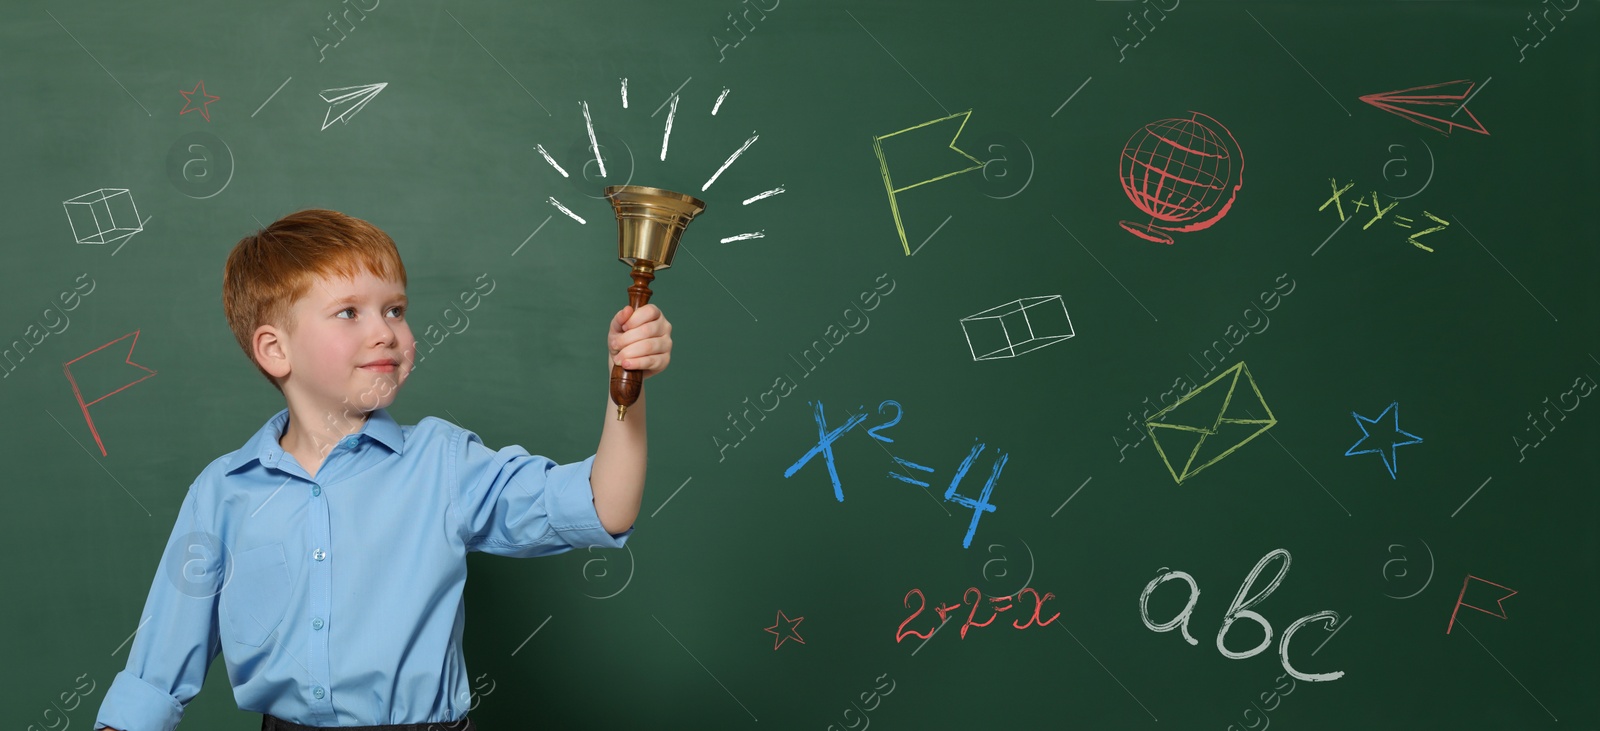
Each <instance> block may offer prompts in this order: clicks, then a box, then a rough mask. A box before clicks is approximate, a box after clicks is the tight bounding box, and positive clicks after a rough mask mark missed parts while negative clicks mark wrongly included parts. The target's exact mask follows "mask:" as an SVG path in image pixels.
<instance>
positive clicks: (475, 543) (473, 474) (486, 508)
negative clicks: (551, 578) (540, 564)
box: [451, 430, 633, 558]
mask: <svg viewBox="0 0 1600 731" xmlns="http://www.w3.org/2000/svg"><path fill="white" fill-rule="evenodd" d="M455 440H456V444H455V445H454V446H453V447H452V451H453V453H454V454H453V457H454V462H455V470H454V478H453V480H454V484H453V488H454V489H455V490H456V493H455V497H454V498H453V499H452V501H451V512H452V518H451V519H452V521H454V522H453V525H456V526H458V529H459V530H460V532H461V537H462V541H463V542H464V543H465V544H466V547H467V550H468V551H481V552H483V553H491V554H495V555H500V556H514V557H519V558H528V557H533V556H547V555H551V554H556V553H564V552H567V551H571V550H572V549H574V548H585V547H588V546H601V547H605V548H621V547H622V545H623V544H624V543H626V542H627V538H628V536H629V535H631V534H632V533H633V528H631V527H630V528H628V530H626V531H623V532H622V533H618V534H615V535H613V534H611V533H609V532H607V531H606V529H605V528H604V527H603V526H601V524H600V516H599V514H598V513H596V512H595V507H594V490H593V488H591V487H590V485H589V474H590V471H591V470H592V469H593V467H594V456H593V455H590V456H589V457H588V458H587V459H584V460H583V461H581V462H573V463H570V464H556V463H555V462H554V461H552V460H550V459H548V458H545V457H541V456H538V455H531V454H528V451H527V450H526V449H523V448H522V447H520V446H517V445H511V446H507V447H503V448H501V449H499V450H498V451H497V450H491V449H489V448H488V447H487V446H484V444H483V441H482V440H480V439H479V438H478V435H477V434H474V433H472V432H470V431H467V430H461V431H459V432H457V433H456V435H455Z"/></svg>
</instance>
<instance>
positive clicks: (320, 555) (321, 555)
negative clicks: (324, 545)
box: [311, 548, 328, 561]
mask: <svg viewBox="0 0 1600 731" xmlns="http://www.w3.org/2000/svg"><path fill="white" fill-rule="evenodd" d="M311 557H312V558H314V559H316V560H318V561H321V560H322V559H325V558H327V557H328V552H327V551H324V550H322V549H320V548H319V549H317V550H315V551H312V552H311Z"/></svg>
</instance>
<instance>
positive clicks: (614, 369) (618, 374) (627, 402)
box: [611, 267, 656, 421]
mask: <svg viewBox="0 0 1600 731" xmlns="http://www.w3.org/2000/svg"><path fill="white" fill-rule="evenodd" d="M632 273H633V286H632V287H629V288H628V304H630V305H633V311H634V312H638V311H639V309H640V308H642V307H644V306H645V305H647V304H649V303H650V294H651V292H650V280H652V279H655V278H656V274H655V272H654V271H653V270H651V269H645V268H642V267H634V269H633V272H632ZM643 389H644V372H643V371H637V370H627V369H624V368H623V367H622V366H620V365H613V366H611V400H612V401H614V402H616V404H617V421H622V417H623V415H625V414H626V413H627V412H628V407H629V406H632V405H633V403H634V402H635V401H638V400H639V393H640V391H641V390H643Z"/></svg>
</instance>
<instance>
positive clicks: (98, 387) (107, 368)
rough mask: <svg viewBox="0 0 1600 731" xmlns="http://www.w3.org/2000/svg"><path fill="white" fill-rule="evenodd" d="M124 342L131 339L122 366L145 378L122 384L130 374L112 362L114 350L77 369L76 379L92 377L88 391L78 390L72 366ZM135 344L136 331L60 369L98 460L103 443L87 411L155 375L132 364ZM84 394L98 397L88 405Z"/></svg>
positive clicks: (68, 362)
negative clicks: (91, 436) (68, 384)
mask: <svg viewBox="0 0 1600 731" xmlns="http://www.w3.org/2000/svg"><path fill="white" fill-rule="evenodd" d="M128 338H133V340H132V341H131V342H129V343H128V351H127V353H126V354H124V355H123V356H122V363H125V364H127V365H130V366H133V367H134V368H138V369H139V370H141V371H144V372H145V375H142V376H139V377H138V378H135V379H133V380H131V381H125V382H124V380H125V379H126V378H128V377H129V375H130V374H128V373H127V372H126V371H125V370H124V369H122V368H121V367H120V366H121V364H119V363H117V362H116V360H115V358H116V357H117V354H118V352H119V351H118V350H112V351H109V352H108V353H107V354H106V355H102V356H98V357H95V358H91V359H90V360H89V361H88V362H86V363H84V364H83V365H82V366H79V371H80V375H84V373H83V372H84V371H88V372H89V373H90V374H92V375H91V377H90V380H92V381H94V382H93V383H90V384H89V387H88V388H87V389H84V388H79V385H78V378H77V377H76V376H73V375H72V364H74V363H77V362H78V361H80V360H83V359H85V358H89V356H92V355H94V354H95V353H98V352H100V351H102V350H105V349H106V348H109V347H111V346H113V345H116V344H117V343H120V342H122V341H124V340H127V339H128ZM138 344H139V331H138V330H134V331H133V332H131V333H128V334H127V335H124V336H122V337H120V338H117V339H116V340H113V341H111V342H109V343H106V344H105V345H102V346H100V347H98V348H95V349H94V350H91V351H89V352H87V353H84V354H83V355H80V356H78V357H76V358H73V359H72V360H69V361H67V362H66V363H64V364H63V365H62V366H61V369H62V370H63V371H65V372H66V374H67V382H68V383H70V384H72V395H73V396H74V397H76V398H77V399H78V408H79V409H80V410H82V411H83V420H84V421H86V422H88V424H89V433H91V434H93V435H94V443H95V444H96V445H97V446H99V447H100V456H102V457H104V456H105V455H106V445H105V443H104V442H102V441H100V431H99V430H97V429H95V426H94V417H92V416H90V415H89V407H90V406H93V405H95V404H98V403H100V402H101V401H104V400H106V399H107V398H109V397H110V396H112V395H113V394H117V393H120V392H122V390H123V389H126V388H127V387H129V386H132V385H133V384H135V383H138V382H140V381H143V380H144V379H146V378H149V377H151V376H153V375H155V374H156V372H155V371H153V370H150V369H149V368H146V367H144V366H142V365H139V364H138V363H135V362H133V348H134V346H135V345H138ZM107 374H113V375H111V377H110V378H109V379H108V378H107ZM108 381H109V383H108ZM118 382H122V383H121V385H115V386H114V387H113V385H111V384H116V383H118ZM107 389H109V390H107ZM84 390H88V391H89V392H90V395H94V394H97V393H99V394H100V395H99V396H98V397H96V398H95V399H94V400H92V401H87V400H85V399H84V394H83V391H84ZM102 391H104V393H101V392H102Z"/></svg>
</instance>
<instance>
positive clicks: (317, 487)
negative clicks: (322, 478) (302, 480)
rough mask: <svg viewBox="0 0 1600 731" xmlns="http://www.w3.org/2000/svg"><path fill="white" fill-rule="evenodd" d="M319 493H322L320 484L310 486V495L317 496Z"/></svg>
mask: <svg viewBox="0 0 1600 731" xmlns="http://www.w3.org/2000/svg"><path fill="white" fill-rule="evenodd" d="M321 494H322V486H321V485H312V486H311V496H312V497H317V496H319V495H321Z"/></svg>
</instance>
